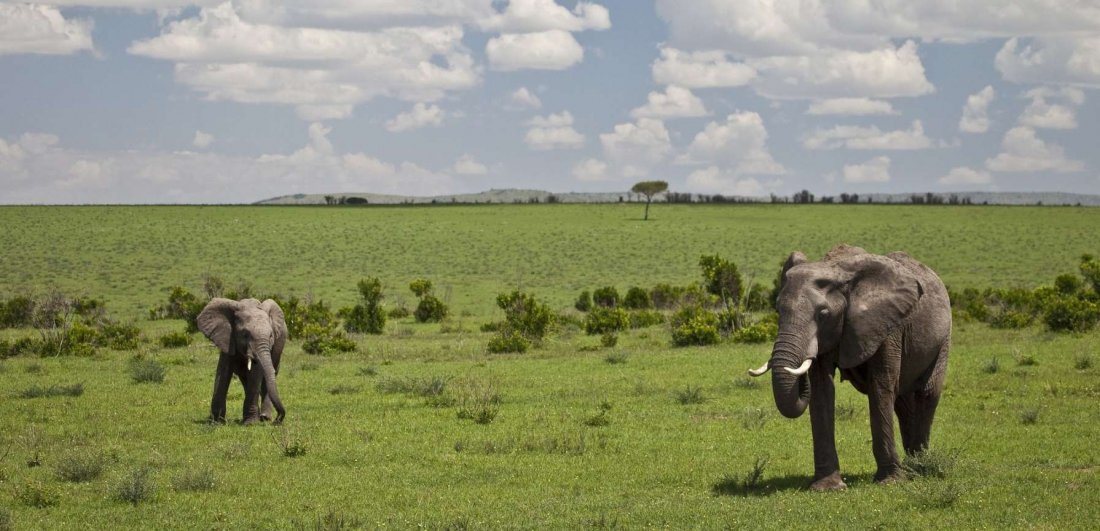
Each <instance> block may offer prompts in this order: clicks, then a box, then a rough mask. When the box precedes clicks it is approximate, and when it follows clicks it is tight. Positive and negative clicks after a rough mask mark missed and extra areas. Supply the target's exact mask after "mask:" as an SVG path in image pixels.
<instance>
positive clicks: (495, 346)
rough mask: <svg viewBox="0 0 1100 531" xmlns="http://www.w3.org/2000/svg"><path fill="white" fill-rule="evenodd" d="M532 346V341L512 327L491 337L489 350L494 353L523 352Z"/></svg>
mask: <svg viewBox="0 0 1100 531" xmlns="http://www.w3.org/2000/svg"><path fill="white" fill-rule="evenodd" d="M530 347H531V341H530V340H528V339H527V338H526V337H524V335H523V334H521V333H519V332H517V331H515V330H513V329H512V328H507V329H502V330H501V331H500V332H499V333H497V334H496V335H495V336H493V337H492V338H491V339H489V352H492V353H493V354H501V353H505V352H516V353H522V352H527V349H528V348H530Z"/></svg>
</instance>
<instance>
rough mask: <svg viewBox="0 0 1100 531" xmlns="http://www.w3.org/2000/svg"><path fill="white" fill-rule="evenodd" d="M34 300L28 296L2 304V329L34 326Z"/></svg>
mask: <svg viewBox="0 0 1100 531" xmlns="http://www.w3.org/2000/svg"><path fill="white" fill-rule="evenodd" d="M34 306H35V303H34V299H31V298H30V297H26V296H18V297H12V298H10V299H8V300H7V301H4V302H3V303H2V304H0V328H26V327H29V326H34Z"/></svg>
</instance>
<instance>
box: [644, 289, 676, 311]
mask: <svg viewBox="0 0 1100 531" xmlns="http://www.w3.org/2000/svg"><path fill="white" fill-rule="evenodd" d="M680 291H681V290H680V289H678V288H676V287H675V286H672V285H671V284H657V285H656V286H653V289H651V290H650V291H649V299H650V301H651V302H653V307H654V308H656V309H658V310H671V309H672V308H674V307H676V304H677V303H678V302H679V301H680Z"/></svg>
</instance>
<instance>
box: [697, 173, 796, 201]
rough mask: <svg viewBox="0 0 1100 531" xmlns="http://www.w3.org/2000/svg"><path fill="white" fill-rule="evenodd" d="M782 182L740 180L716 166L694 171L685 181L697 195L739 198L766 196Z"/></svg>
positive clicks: (733, 174) (748, 178) (749, 178)
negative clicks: (719, 195) (720, 195)
mask: <svg viewBox="0 0 1100 531" xmlns="http://www.w3.org/2000/svg"><path fill="white" fill-rule="evenodd" d="M782 182H783V181H780V180H773V181H769V182H767V183H763V182H760V180H758V179H755V178H752V177H747V178H741V177H739V176H738V174H737V173H730V172H726V171H723V170H721V169H720V168H718V167H717V166H709V167H707V168H703V169H699V170H695V171H693V172H691V174H689V175H688V177H687V181H686V183H687V186H688V187H689V188H691V189H692V190H693V191H696V192H698V193H705V194H722V195H726V196H741V197H760V196H763V195H767V194H768V193H769V192H770V191H772V190H775V189H776V188H778V186H780V185H781V184H782Z"/></svg>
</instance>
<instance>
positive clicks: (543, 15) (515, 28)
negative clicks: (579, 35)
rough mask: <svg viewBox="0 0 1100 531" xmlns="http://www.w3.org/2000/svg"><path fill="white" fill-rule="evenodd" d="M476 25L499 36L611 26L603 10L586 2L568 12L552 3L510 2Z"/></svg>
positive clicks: (541, 0) (542, 0) (549, 0)
mask: <svg viewBox="0 0 1100 531" xmlns="http://www.w3.org/2000/svg"><path fill="white" fill-rule="evenodd" d="M477 25H478V26H479V27H480V28H481V29H482V30H485V31H499V32H501V33H535V32H540V31H548V30H563V31H570V32H576V31H585V30H605V29H608V28H610V27H611V15H610V13H609V12H608V11H607V8H605V7H603V6H601V5H598V4H593V3H590V2H578V3H577V5H576V7H575V8H574V9H573V11H569V10H568V9H566V8H565V7H563V6H561V5H558V4H557V3H556V2H554V0H510V1H509V2H508V4H507V6H506V7H505V9H504V11H502V12H500V13H497V14H494V15H492V16H489V17H487V18H484V19H482V20H479V21H478V22H477Z"/></svg>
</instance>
